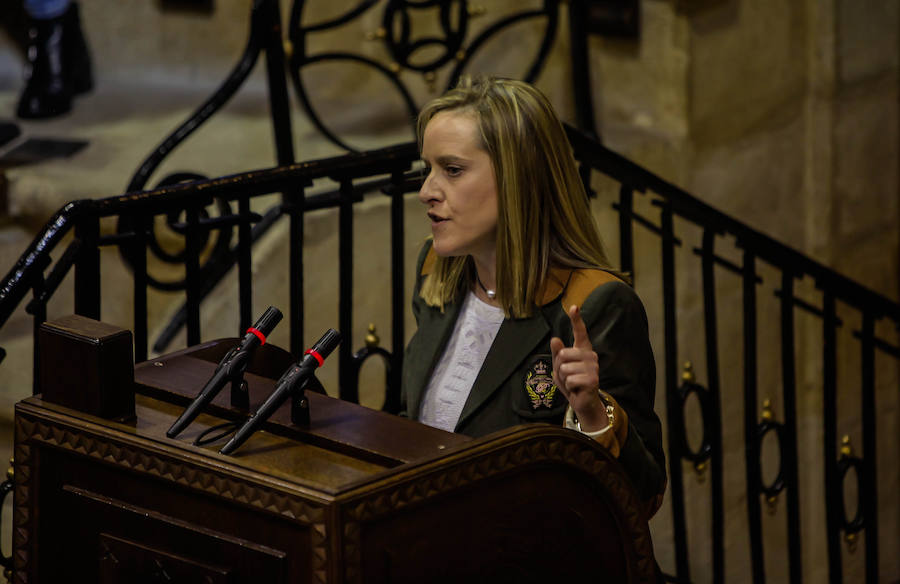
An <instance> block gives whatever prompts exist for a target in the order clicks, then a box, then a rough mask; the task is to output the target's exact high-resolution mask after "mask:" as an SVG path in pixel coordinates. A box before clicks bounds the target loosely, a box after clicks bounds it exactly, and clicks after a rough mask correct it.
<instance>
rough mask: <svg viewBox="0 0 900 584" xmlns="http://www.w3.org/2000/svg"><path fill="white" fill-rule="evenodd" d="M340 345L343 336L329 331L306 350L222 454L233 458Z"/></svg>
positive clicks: (332, 330)
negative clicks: (234, 453)
mask: <svg viewBox="0 0 900 584" xmlns="http://www.w3.org/2000/svg"><path fill="white" fill-rule="evenodd" d="M340 342H341V333H339V332H337V331H336V330H334V329H328V330H327V331H326V332H325V334H324V335H322V338H321V339H319V340H318V341H316V344H315V345H313V346H312V348H311V349H307V350H306V353H304V355H303V358H302V359H301V360H300V362H299V363H297V364H296V365H291V366H290V367H288V369H287V371H285V372H284V374H283V375H282V376H281V379H279V380H278V382H277V383H276V384H275V389H274V390H273V391H272V393H270V394H269V397H267V398H266V401H265V402H263V404H262V405H261V406H259V409H258V410H256V413H255V414H253V415H251V416H250V417H249V418H247V421H246V422H244V425H243V426H241V428H240V429H239V430H238V431H237V432H235V433H234V436H232V437H231V440H229V441H228V443H227V444H225V446H223V447H222V450H220V451H219V452H220V453H221V454H231V453H232V452H234V451H235V450H236V449H237V448H239V447H240V446H241V444H243V443H244V442H246V441H247V438H249V437H250V435H251V434H253V432H255V431H256V429H257V428H258V427H259V426H260V425H261V424H262V423H263V422H265V421H266V420H268V419H269V416H271V415H272V414H273V413H274V412H275V410H277V409H278V408H279V407H280V406H281V404H283V403H284V400H286V399H287V398H288V397H289V396H290V395H291V394H292V393H294V391H295V390H300V391H302V390H303V388H304V387H305V386H306V382H307V381H309V377H310V376H311V375H312V373H313V371H315V370H316V369H317V368H318V367H321V366H322V363H324V362H325V358H326V357H328V355H330V354H331V352H332V351H334V348H335V347H337V346H338V343H340Z"/></svg>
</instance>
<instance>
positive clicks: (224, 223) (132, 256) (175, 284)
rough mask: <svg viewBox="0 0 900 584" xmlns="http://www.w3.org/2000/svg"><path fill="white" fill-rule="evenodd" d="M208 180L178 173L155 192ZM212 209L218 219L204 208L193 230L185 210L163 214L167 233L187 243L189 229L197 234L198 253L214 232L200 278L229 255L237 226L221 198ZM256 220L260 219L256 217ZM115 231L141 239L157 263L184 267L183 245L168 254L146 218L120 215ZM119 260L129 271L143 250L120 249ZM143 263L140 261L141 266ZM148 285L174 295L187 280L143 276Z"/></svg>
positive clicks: (184, 254)
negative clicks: (177, 185) (213, 238)
mask: <svg viewBox="0 0 900 584" xmlns="http://www.w3.org/2000/svg"><path fill="white" fill-rule="evenodd" d="M206 179H207V177H205V176H203V175H200V174H196V173H191V172H181V173H175V174H171V175H169V176H167V177H165V178H164V179H163V180H162V181H160V183H159V185H157V188H163V187H168V186H172V185H176V184H180V183H184V182H191V181H198V180H206ZM212 204H213V206H214V207H215V209H216V210H217V211H218V215H216V216H213V215H211V214H210V212H209V211H208V210H207V207H206V206H202V207H199V208H197V213H198V215H199V217H198V219H199V222H198V224H197V225H196V226H189V225H188V223H187V222H186V221H185V220H184V219H183V218H182V215H183V214H185V213H186V212H187V211H188V206H181V207H176V208H171V209H169V210H168V211H167V212H166V213H165V219H166V221H165V224H166V226H167V227H168V229H169V230H170V231H171V232H173V233H175V234H177V235H178V236H180V237H181V238H183V239H185V240H186V238H187V237H186V236H187V231H188V229H190V228H193V229H196V230H197V231H198V233H199V236H198V237H199V238H198V241H197V244H198V245H199V248H200V249H204V250H205V249H207V248H208V247H209V245H210V239H211V237H212V234H213V232H215V240H214V241H213V242H212V248H211V249H210V250H209V252H208V254H205V260H204V262H203V263H202V264H201V265H200V266H199V269H200V277H201V278H206V277H208V276H210V275H212V272H213V269H214V266H216V265H217V264H219V263H221V262H222V261H223V259H224V258H225V257H227V256H228V255H229V254H230V250H231V242H232V239H233V233H232V231H233V230H232V227H234V226H235V225H237V223H238V220H239V216H238V215H237V214H236V213H234V210H233V209H232V207H231V203H230V202H229V201H227V200H225V199H223V198H214V199H213V203H212ZM196 207H197V206H196V205H190V208H196ZM255 219H256V220H259V216H256V217H255ZM116 231H117V233H118V235H119V236H121V237H124V238H128V237H134V236H135V235H136V234H138V233H140V235H141V239H142V240H143V242H144V243H145V245H146V249H147V250H149V251H150V252H151V253H152V254H153V256H154V257H155V258H156V259H158V260H159V261H161V262H163V263H165V264H169V265H183V264H184V263H185V260H186V259H187V254H188V249H187V246H186V244H185V245H182V246H181V247H180V248H179V249H178V250H177V251H169V250H167V249H166V247H165V246H164V245H163V244H162V243H161V242H160V239H161V235H160V234H159V233H158V232H157V230H156V226H155V225H153V226H148V225H147V224H146V220H145V217H144V216H143V215H141V214H121V215H119V217H118V221H117V225H116ZM119 250H120V253H121V255H122V259H123V260H124V262H125V263H126V264H127V265H128V266H129V267H130V268H132V269H134V267H135V266H136V265H137V264H138V262H139V261H141V260H140V259H139V258H138V257H137V256H138V255H139V254H144V253H146V251H145V249H144V246H127V245H123V246H120V247H119ZM145 261H146V260H143V261H142V262H141V263H142V264H143V263H144V262H145ZM146 279H147V283H148V284H149V285H150V286H152V287H153V288H156V289H158V290H166V291H176V290H184V289H185V286H186V283H187V278H186V276H185V277H183V278H177V279H169V280H163V279H160V278H159V277H156V276H153V275H151V274H149V273H148V274H147V275H146Z"/></svg>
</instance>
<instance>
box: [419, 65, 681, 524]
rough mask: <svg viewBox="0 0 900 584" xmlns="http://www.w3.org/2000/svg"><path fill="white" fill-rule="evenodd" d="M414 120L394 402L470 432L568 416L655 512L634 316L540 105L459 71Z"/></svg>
mask: <svg viewBox="0 0 900 584" xmlns="http://www.w3.org/2000/svg"><path fill="white" fill-rule="evenodd" d="M418 130H419V132H418V133H419V145H420V150H421V154H422V159H423V161H424V162H425V166H426V170H425V172H426V176H425V180H424V183H423V185H422V189H421V191H420V192H419V200H420V201H421V202H422V203H423V204H424V205H425V207H426V213H427V216H428V219H429V220H430V222H431V230H432V237H430V238H429V240H428V241H427V242H426V243H425V245H424V247H423V248H422V250H421V253H420V254H419V258H418V261H417V265H416V274H417V278H416V285H415V289H414V291H413V312H414V314H415V317H416V321H417V325H418V329H417V331H416V333H415V335H414V336H413V338H412V339H411V341H410V343H409V345H408V347H407V350H406V354H405V359H404V367H403V388H402V410H403V413H404V414H405V415H407V416H408V417H410V418H412V419H414V420H418V421H420V422H422V423H425V424H429V425H431V426H436V427H439V428H443V429H445V430H448V431H453V432H460V433H463V434H467V435H471V436H482V435H484V434H488V433H490V432H494V431H496V430H500V429H503V428H506V427H509V426H514V425H517V424H522V423H528V422H549V423H552V424H565V426H567V427H569V428H572V429H573V430H575V431H579V432H582V433H584V434H586V435H588V436H590V437H592V438H593V439H594V440H596V441H598V442H599V443H600V444H602V445H603V446H604V447H605V448H607V449H608V450H609V451H610V452H611V453H612V454H613V456H615V457H617V458H618V459H619V461H620V462H621V463H622V465H623V467H624V468H625V470H626V472H627V473H628V474H629V475H630V477H631V478H632V480H633V482H634V485H635V487H636V488H637V490H638V493H639V495H640V496H641V498H642V499H643V500H645V501H647V502H648V507H649V510H650V511H651V512H653V511H655V509H656V508H657V507H658V503H659V500H661V494H662V492H663V491H664V490H665V483H666V475H665V460H664V454H663V450H662V435H661V428H660V423H659V419H658V418H657V416H656V414H655V412H654V410H653V402H654V393H655V381H656V379H655V378H656V369H655V365H654V360H653V353H652V351H651V348H650V342H649V338H648V332H647V318H646V315H645V312H644V308H643V305H642V304H641V301H640V299H639V298H638V296H637V295H636V294H635V292H634V290H633V289H632V287H631V286H630V285H629V284H628V281H627V276H626V275H625V274H622V273H620V272H617V271H616V270H615V269H613V268H612V267H611V266H610V263H609V262H608V261H607V258H606V254H605V252H604V249H603V244H602V242H601V238H600V235H599V233H598V231H597V228H596V226H595V224H594V221H593V218H592V215H591V210H590V206H589V203H588V198H587V196H586V194H585V190H584V187H583V184H582V182H581V179H580V177H579V174H578V170H577V166H576V162H575V159H574V157H573V156H572V150H571V147H570V145H569V143H568V140H567V139H566V135H565V131H564V130H563V127H562V124H561V123H560V121H559V119H558V118H557V116H556V114H555V112H554V110H553V108H552V106H551V105H550V102H549V101H548V100H547V98H546V97H545V96H544V95H543V94H541V93H540V92H539V91H538V90H537V89H535V88H534V87H532V86H530V85H528V84H526V83H523V82H519V81H513V80H505V79H502V80H501V79H494V78H475V79H473V78H469V77H464V78H463V79H462V80H461V81H460V83H459V85H458V86H457V87H456V88H455V89H453V90H451V91H450V92H448V93H447V94H446V95H444V96H442V97H439V98H437V99H435V100H433V101H431V102H430V103H428V104H427V105H426V106H425V107H424V108H423V110H422V111H421V113H420V115H419V119H418Z"/></svg>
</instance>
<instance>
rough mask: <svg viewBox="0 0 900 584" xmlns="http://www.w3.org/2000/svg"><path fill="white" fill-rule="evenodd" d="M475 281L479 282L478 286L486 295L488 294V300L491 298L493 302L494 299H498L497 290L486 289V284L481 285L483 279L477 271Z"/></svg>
mask: <svg viewBox="0 0 900 584" xmlns="http://www.w3.org/2000/svg"><path fill="white" fill-rule="evenodd" d="M475 280H476V281H477V282H478V285H479V286H481V289H482V290H484V293H485V294H487V297H488V298H490V299H491V300H493V299H494V298H496V297H497V291H496V290H488V289H487V288H485V287H484V284H482V283H481V278H479V277H478V272H477V271H476V272H475Z"/></svg>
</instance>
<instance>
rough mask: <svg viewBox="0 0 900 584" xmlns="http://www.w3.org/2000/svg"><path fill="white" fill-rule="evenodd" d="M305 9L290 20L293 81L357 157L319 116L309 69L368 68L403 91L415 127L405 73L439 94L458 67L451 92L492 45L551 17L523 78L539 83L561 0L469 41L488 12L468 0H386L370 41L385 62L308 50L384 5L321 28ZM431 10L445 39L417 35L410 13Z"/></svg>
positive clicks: (359, 9)
mask: <svg viewBox="0 0 900 584" xmlns="http://www.w3.org/2000/svg"><path fill="white" fill-rule="evenodd" d="M305 4H306V3H305V2H304V0H296V1H295V2H294V6H293V10H292V12H291V17H290V21H289V31H288V35H289V39H290V45H291V47H292V50H291V54H290V58H289V68H290V77H291V81H292V82H293V85H294V90H295V91H296V93H297V96H298V98H299V100H300V102H301V105H302V106H303V108H304V110H305V112H306V115H307V117H308V118H309V119H310V121H311V122H312V123H313V125H314V126H315V127H316V128H317V129H318V130H319V132H320V133H321V134H322V135H323V136H325V137H326V138H327V139H328V140H330V141H331V142H333V143H334V144H336V145H337V146H339V147H341V148H343V149H345V150H348V151H351V152H352V151H355V149H354V148H353V147H352V146H351V145H350V144H349V142H348V141H347V140H345V139H344V138H342V137H340V136H339V135H338V134H337V132H335V131H334V130H333V129H332V128H331V127H330V124H329V123H328V122H327V121H326V120H325V119H323V117H322V115H320V113H319V112H318V111H317V109H316V107H315V105H314V103H313V101H314V100H313V98H312V94H311V92H310V88H309V87H308V86H307V84H306V83H305V82H304V80H303V75H302V72H303V70H304V69H307V68H308V67H310V66H311V65H315V64H321V63H329V64H332V65H333V64H337V63H350V64H356V65H361V66H364V67H366V68H368V69H369V70H370V71H372V72H375V73H378V74H379V75H380V76H382V77H383V78H384V79H386V80H387V81H389V83H390V86H391V87H393V88H394V89H395V90H396V91H397V95H398V96H399V98H400V100H401V102H402V103H403V105H404V107H405V108H406V109H407V111H408V113H409V116H408V118H409V119H410V120H411V122H412V121H413V120H415V115H416V113H417V112H418V109H419V107H418V105H417V103H416V101H415V99H414V98H413V96H412V91H411V90H410V88H409V87H408V86H407V84H406V83H405V82H404V80H403V78H402V76H401V75H402V73H403V71H412V72H416V73H419V74H421V75H422V78H423V79H424V80H425V82H426V84H428V85H429V87H431V88H432V89H434V87H435V85H436V80H437V72H438V71H439V70H442V69H445V68H448V67H452V69H451V70H450V72H449V74H447V83H446V86H445V88H447V89H449V88H450V87H452V86H454V85H455V84H456V82H457V80H458V79H459V77H460V75H461V74H462V72H463V71H464V70H465V68H466V67H467V66H468V64H469V63H470V62H471V60H472V59H473V57H474V56H475V55H476V54H478V53H479V51H481V50H482V48H483V47H484V45H485V44H486V43H487V41H489V40H490V39H492V38H494V37H495V36H496V35H497V34H499V33H500V32H502V31H504V30H506V29H507V28H509V27H510V26H512V25H514V24H517V23H520V22H523V21H525V20H528V19H533V18H545V19H546V20H547V25H546V29H545V32H544V35H543V38H542V39H541V41H540V45H539V47H538V50H537V53H536V55H535V58H534V59H533V60H532V62H531V63H530V64H529V66H528V70H527V72H526V73H525V74H524V75H523V76H521V78H522V79H524V80H525V81H529V82H533V81H535V80H536V79H537V76H538V75H539V73H540V71H541V69H542V68H543V65H544V63H545V62H546V59H547V57H548V55H549V52H550V49H551V48H552V46H553V43H554V41H555V39H556V35H557V28H558V23H559V4H560V3H559V1H558V0H545V1H544V2H543V3H542V4H541V7H540V8H538V9H530V10H529V9H524V10H520V11H518V12H516V13H514V14H512V15H510V16H507V17H505V18H500V19H498V20H497V21H496V22H494V23H492V24H490V25H488V26H487V27H486V28H485V29H484V30H483V31H481V32H480V33H479V34H477V35H475V36H474V37H473V38H472V39H471V40H469V41H468V42H467V37H469V36H471V35H470V34H469V33H470V30H469V25H468V23H469V19H470V18H472V17H474V16H482V15H483V14H484V13H485V12H486V11H485V10H479V9H478V7H476V8H472V7H470V6H469V4H468V2H466V0H420V1H413V0H386V1H384V2H380V4H382V5H383V6H384V12H383V13H382V15H381V23H382V24H381V26H380V27H379V28H378V29H377V30H376V31H370V32H369V33H367V34H366V37H365V38H366V39H367V40H369V41H373V42H378V43H381V44H383V45H384V47H385V60H384V62H383V61H380V60H378V59H376V58H372V57H370V56H368V55H367V54H366V55H364V54H359V53H355V52H351V51H349V50H337V51H328V52H321V53H316V52H314V51H312V50H311V49H310V48H309V46H308V45H309V42H308V41H309V37H310V35H312V34H314V33H319V32H324V31H328V30H333V29H336V28H339V27H342V26H345V25H347V24H349V23H351V22H352V21H354V20H355V19H357V18H359V17H361V16H362V15H363V14H365V13H366V12H368V11H369V10H371V9H373V8H375V7H376V5H378V4H379V2H372V1H368V2H361V3H359V4H357V5H356V6H355V7H353V8H352V9H350V10H348V11H347V12H345V13H343V14H342V15H340V16H338V17H335V18H332V19H330V20H327V21H325V22H318V23H315V24H309V23H307V22H306V21H305V11H304V6H305ZM428 10H431V11H436V21H437V22H438V23H439V28H440V31H441V33H442V35H443V36H435V35H427V36H417V35H416V31H414V30H413V28H412V21H413V18H412V17H411V15H410V13H411V12H412V11H415V12H422V11H428ZM431 48H437V50H438V55H437V56H434V57H431V58H427V59H423V60H422V61H418V60H416V58H415V56H416V55H417V54H421V53H422V52H423V51H427V50H430V49H431ZM332 73H334V71H332ZM410 129H411V130H412V131H414V130H415V127H414V124H412V123H411V124H410Z"/></svg>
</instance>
